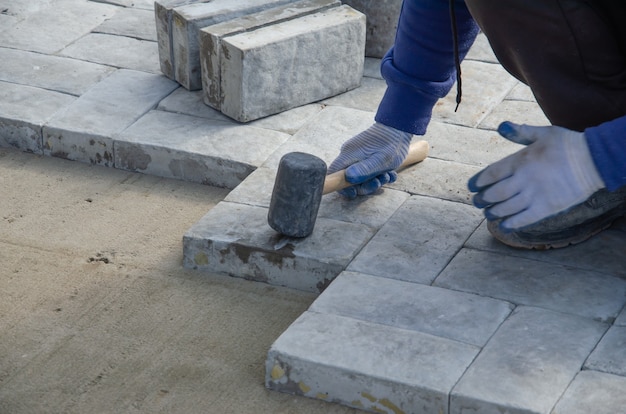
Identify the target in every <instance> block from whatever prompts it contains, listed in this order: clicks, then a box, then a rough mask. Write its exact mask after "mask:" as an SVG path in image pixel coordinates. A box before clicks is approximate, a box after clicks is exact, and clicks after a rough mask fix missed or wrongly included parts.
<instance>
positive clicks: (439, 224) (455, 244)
mask: <svg viewBox="0 0 626 414" xmlns="http://www.w3.org/2000/svg"><path fill="white" fill-rule="evenodd" d="M442 211H445V213H444V214H442V213H441V212H442ZM481 220H482V217H481V215H480V213H479V212H478V211H477V210H476V209H475V208H472V207H470V206H467V205H464V204H460V203H452V202H448V201H444V200H439V199H436V198H430V197H419V196H414V197H411V198H410V199H408V200H407V201H406V202H405V203H404V204H403V205H402V207H400V208H399V209H398V211H397V212H396V213H395V214H394V215H393V216H392V217H391V218H390V219H389V220H388V221H387V223H385V225H384V226H383V227H382V228H381V230H380V231H379V232H378V233H377V234H376V236H374V238H373V239H372V241H370V242H369V243H368V244H367V246H365V247H364V248H363V250H362V251H361V252H360V253H359V255H358V256H357V257H356V258H355V259H354V261H353V262H352V263H350V266H348V270H351V271H358V272H362V273H367V274H371V275H375V276H381V277H388V278H392V279H399V280H405V281H410V282H416V283H423V284H430V283H431V282H432V281H433V280H435V278H436V277H437V275H439V273H440V272H441V271H442V270H443V269H444V268H445V267H446V265H447V264H448V263H449V262H450V260H451V259H452V258H453V257H454V256H455V254H456V253H457V252H458V251H459V249H460V248H461V246H462V245H463V243H464V242H465V240H466V239H467V238H468V237H469V235H470V234H471V233H472V232H473V231H474V229H475V228H476V227H477V226H478V224H479V223H480V221H481Z"/></svg>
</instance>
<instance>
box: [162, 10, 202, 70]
mask: <svg viewBox="0 0 626 414" xmlns="http://www.w3.org/2000/svg"><path fill="white" fill-rule="evenodd" d="M199 1H200V0H158V1H155V2H154V17H155V21H156V33H157V44H158V47H159V62H160V65H161V72H163V74H164V75H165V76H167V77H168V78H170V79H172V80H176V77H175V75H174V74H175V72H174V71H175V65H174V50H173V49H172V14H173V13H174V7H180V6H184V5H188V4H192V3H198V2H199ZM207 1H210V0H204V2H207Z"/></svg>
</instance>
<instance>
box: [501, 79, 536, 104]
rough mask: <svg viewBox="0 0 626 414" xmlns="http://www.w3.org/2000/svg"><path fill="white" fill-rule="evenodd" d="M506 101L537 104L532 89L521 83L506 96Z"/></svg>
mask: <svg viewBox="0 0 626 414" xmlns="http://www.w3.org/2000/svg"><path fill="white" fill-rule="evenodd" d="M506 100H509V101H528V102H537V101H536V100H535V96H534V95H533V92H532V90H531V89H530V87H529V86H528V85H524V84H523V83H521V82H520V83H518V84H517V85H515V87H514V88H513V89H511V92H510V93H509V94H508V95H507V96H506Z"/></svg>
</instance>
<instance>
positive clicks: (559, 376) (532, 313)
mask: <svg viewBox="0 0 626 414" xmlns="http://www.w3.org/2000/svg"><path fill="white" fill-rule="evenodd" d="M606 328H607V327H606V325H604V324H602V323H599V322H594V321H591V320H589V319H586V318H581V317H577V316H572V315H565V314H562V313H556V312H551V311H547V310H543V309H537V308H528V307H521V308H518V309H516V310H515V311H514V313H513V315H512V316H511V317H510V318H509V319H507V320H506V321H505V322H504V324H502V326H501V327H500V329H498V331H497V332H496V333H495V335H494V336H493V338H492V339H491V340H490V341H489V343H487V345H486V346H485V347H484V348H483V349H482V351H481V353H480V355H478V357H477V358H476V360H475V361H474V362H473V363H472V365H471V366H470V367H469V368H468V369H467V371H466V372H465V374H464V375H463V377H462V378H461V379H460V381H459V382H458V384H457V385H456V386H455V387H454V390H453V391H452V393H451V395H450V414H461V413H468V412H476V413H481V414H492V413H493V414H500V413H503V412H506V413H510V414H522V413H523V414H530V413H537V414H546V413H549V412H550V410H551V409H552V407H554V405H555V404H556V403H557V402H558V400H559V398H560V397H561V395H562V394H563V392H564V391H565V390H566V388H567V387H568V385H569V384H570V382H571V381H572V380H573V379H574V377H575V376H576V374H577V373H578V372H579V370H580V367H581V366H582V363H583V362H584V360H585V358H586V357H587V356H588V355H589V353H590V352H591V350H592V349H593V347H594V346H595V345H596V343H597V342H598V341H599V340H600V338H601V337H602V334H603V333H604V332H605V331H606Z"/></svg>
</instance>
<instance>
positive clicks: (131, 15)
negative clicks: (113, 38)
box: [93, 2, 157, 42]
mask: <svg viewBox="0 0 626 414" xmlns="http://www.w3.org/2000/svg"><path fill="white" fill-rule="evenodd" d="M151 5H152V2H151ZM153 9H154V7H150V8H149V9H145V8H133V7H123V8H120V9H118V10H117V12H115V15H114V16H113V17H111V18H110V19H108V20H105V21H104V22H103V23H102V24H101V25H100V26H98V27H96V28H95V29H93V32H94V33H106V34H111V35H118V36H127V37H133V38H135V39H142V40H150V41H152V42H156V41H157V34H156V25H155V22H154V10H153Z"/></svg>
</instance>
